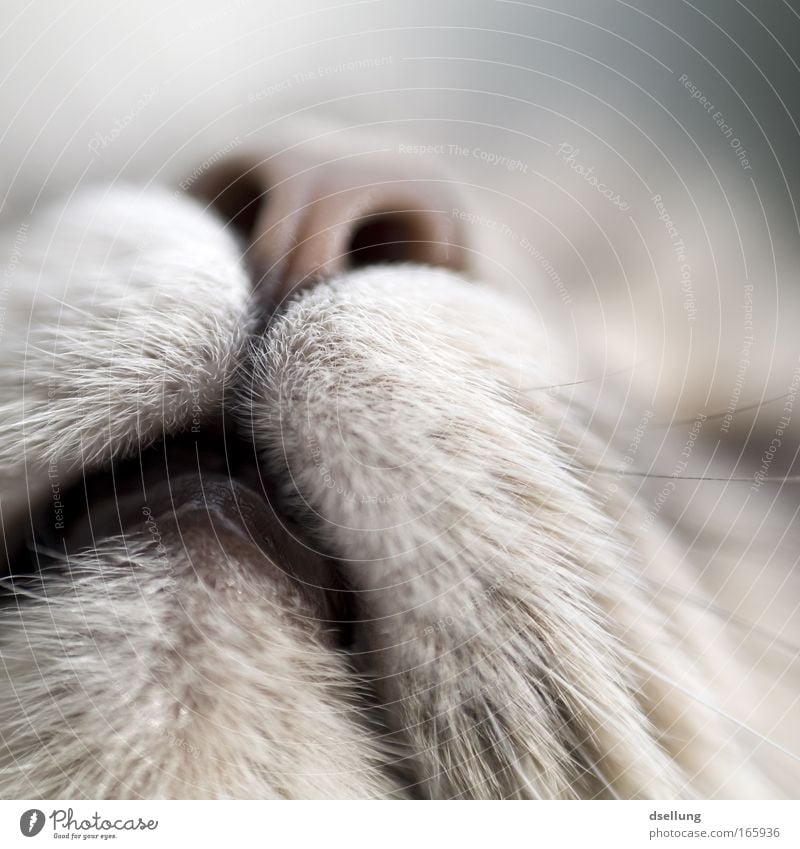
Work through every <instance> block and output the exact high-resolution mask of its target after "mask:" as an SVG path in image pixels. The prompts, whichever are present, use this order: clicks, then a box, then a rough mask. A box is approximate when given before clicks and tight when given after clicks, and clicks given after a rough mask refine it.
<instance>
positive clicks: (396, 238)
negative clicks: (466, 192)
mask: <svg viewBox="0 0 800 849" xmlns="http://www.w3.org/2000/svg"><path fill="white" fill-rule="evenodd" d="M432 235H433V233H432V232H431V228H430V227H429V226H428V222H427V221H426V216H425V215H424V214H422V213H415V212H406V211H403V212H382V213H377V214H375V215H370V216H367V217H366V218H364V219H363V220H361V221H360V222H359V223H358V224H357V225H356V227H355V229H354V230H353V233H352V235H351V237H350V242H349V245H348V247H347V259H346V261H347V264H348V266H349V267H350V268H362V267H363V266H366V265H377V264H379V263H387V262H420V263H432V262H433V261H434V258H435V253H436V251H435V245H434V244H432V241H431V237H432Z"/></svg>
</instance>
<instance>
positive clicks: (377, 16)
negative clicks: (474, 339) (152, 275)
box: [0, 0, 800, 431]
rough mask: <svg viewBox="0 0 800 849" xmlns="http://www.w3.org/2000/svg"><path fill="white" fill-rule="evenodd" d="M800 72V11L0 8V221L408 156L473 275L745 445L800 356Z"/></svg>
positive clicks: (162, 3) (572, 347)
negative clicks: (227, 174)
mask: <svg viewBox="0 0 800 849" xmlns="http://www.w3.org/2000/svg"><path fill="white" fill-rule="evenodd" d="M798 63H800V9H799V8H798V5H797V3H796V2H795V0H768V2H756V0H747V1H746V2H739V0H703V2H697V3H689V2H683V0H669V2H664V0H661V2H657V0H631V2H630V3H628V2H622V0H592V1H591V2H589V0H545V1H544V2H542V3H533V2H523V0H470V2H464V0H435V2H434V0H360V1H359V2H321V0H286V2H284V0H268V1H267V2H257V1H256V0H216V2H211V0H179V2H169V0H139V2H136V3H133V2H129V0H125V2H118V3H114V2H100V0H89V2H74V3H64V2H60V0H59V1H58V2H56V0H39V2H24V1H23V0H5V2H4V4H3V9H2V18H1V19H0V110H2V113H1V114H2V116H3V121H2V127H1V128H0V202H1V203H2V211H1V212H0V215H2V220H3V221H4V222H5V226H6V228H7V230H8V231H9V232H11V233H12V234H13V232H14V231H15V228H17V227H18V226H19V224H20V222H21V221H25V220H26V219H27V218H28V217H30V216H31V215H34V214H35V211H36V209H37V208H38V207H39V206H40V205H41V204H42V203H44V202H46V201H48V200H49V199H51V198H52V197H54V196H56V195H58V194H70V193H71V192H72V191H74V189H75V188H76V186H78V185H79V184H85V183H87V182H98V181H105V182H117V181H123V180H124V181H136V182H139V183H141V184H143V185H146V184H150V183H161V184H166V185H168V186H170V187H173V188H174V189H176V190H180V183H181V181H182V180H184V181H185V180H186V178H187V176H190V175H191V174H192V173H193V171H195V169H197V168H202V166H203V163H208V162H211V161H216V160H217V159H219V158H220V157H221V156H223V155H224V154H225V153H228V152H231V151H233V150H236V149H244V148H246V147H248V146H253V145H283V144H287V143H288V142H287V141H286V140H287V139H292V138H294V139H298V140H299V141H300V143H304V141H305V140H308V139H311V138H314V139H322V140H323V143H325V139H334V138H335V140H336V143H337V144H339V145H344V146H345V148H347V149H352V150H353V151H358V150H359V149H360V148H364V149H367V148H369V146H370V145H371V144H375V143H379V144H380V145H381V146H382V147H384V148H395V147H396V149H397V155H398V156H399V157H406V158H409V159H410V160H413V158H414V157H419V158H421V159H425V160H426V161H427V163H428V164H430V163H434V164H435V165H436V167H439V168H441V170H442V174H443V175H447V179H452V180H453V181H454V182H455V183H457V184H458V185H459V186H460V187H461V189H462V190H463V196H464V202H463V208H462V207H461V206H459V208H458V209H457V210H453V211H451V212H452V214H454V215H455V214H458V215H461V216H462V218H463V220H464V222H465V224H466V229H467V233H468V238H469V239H470V247H471V249H472V250H473V251H474V257H475V260H476V268H477V269H478V274H479V276H481V277H485V278H488V279H490V280H491V281H492V282H493V284H495V285H498V286H500V287H503V288H505V289H507V290H508V291H510V292H516V293H518V294H520V295H521V296H522V297H524V298H526V299H527V301H528V302H529V304H530V305H531V307H532V309H533V312H534V313H535V315H536V316H538V320H539V324H538V325H537V324H534V325H532V327H534V328H535V331H532V332H544V333H547V334H549V335H550V336H552V338H553V340H554V343H555V342H556V341H557V342H558V344H559V345H561V346H563V348H564V350H565V351H567V352H568V356H569V357H572V360H571V361H570V362H571V364H570V369H571V373H572V374H574V376H575V379H599V378H600V377H601V376H602V375H604V374H610V373H615V372H616V373H618V370H619V369H622V370H623V373H624V374H625V375H626V379H629V380H630V382H631V383H634V384H636V386H637V388H638V390H639V391H641V392H643V393H644V396H645V399H644V402H643V403H644V404H645V405H647V406H655V407H657V408H658V409H661V410H662V411H663V412H664V414H665V415H667V416H674V417H678V418H680V417H681V416H692V415H694V414H695V412H697V411H699V410H706V411H707V412H724V411H726V410H730V409H731V408H732V409H734V410H736V411H738V412H739V415H737V417H736V423H735V426H734V427H733V428H732V431H735V430H736V427H739V428H742V427H745V428H747V427H749V425H750V421H751V419H752V417H753V416H754V415H755V412H754V413H752V414H751V413H747V412H742V408H745V407H747V406H750V405H753V404H758V402H761V401H764V400H765V399H770V398H772V397H776V396H781V395H785V394H786V393H787V392H788V391H790V387H791V382H792V378H793V374H794V371H795V369H796V368H797V367H798V356H800V342H799V341H798V338H799V337H800V332H798V328H797V326H796V323H797V317H798V316H800V311H799V310H800V283H799V281H798V280H797V276H798V275H797V269H798V260H799V259H800V221H799V218H798V186H799V185H800V182H799V181H800V156H799V155H798V154H800V145H799V144H798V141H799V137H800V129H799V128H798V122H800V67H798ZM378 137H379V138H380V142H375V141H374V140H375V139H376V138H378ZM598 346H599V347H598ZM780 412H781V405H778V407H777V408H775V407H771V406H770V405H769V404H766V405H763V406H761V407H760V412H759V413H758V416H759V419H758V420H759V423H760V424H761V425H762V426H764V427H765V428H766V429H767V430H769V428H770V426H771V425H772V423H773V422H774V419H775V417H777V416H778V415H779V414H780ZM765 422H766V424H765Z"/></svg>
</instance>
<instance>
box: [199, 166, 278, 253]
mask: <svg viewBox="0 0 800 849" xmlns="http://www.w3.org/2000/svg"><path fill="white" fill-rule="evenodd" d="M195 194H197V195H198V196H200V197H202V198H203V199H204V200H205V201H206V202H207V203H208V204H209V205H210V206H211V207H212V208H213V209H215V210H216V211H217V213H218V214H219V215H220V216H222V218H223V219H224V220H225V221H226V222H227V224H228V225H229V226H230V227H231V228H232V229H233V230H234V232H235V233H236V234H238V235H239V236H240V237H241V238H242V239H243V240H244V241H245V242H246V243H247V244H248V245H249V244H250V243H251V242H252V241H253V240H254V239H255V237H256V235H257V234H256V224H257V221H258V219H259V218H260V217H261V216H262V214H263V213H264V210H265V209H266V206H267V202H268V200H269V185H268V184H267V183H265V181H264V177H263V174H261V173H260V172H259V170H258V169H257V168H254V167H253V166H252V165H251V164H250V163H248V162H246V161H244V162H238V161H231V162H227V163H225V164H224V165H223V166H221V167H217V168H216V169H215V170H214V171H212V172H210V173H209V174H208V175H206V179H205V180H203V181H202V183H201V184H199V185H198V186H196V187H195Z"/></svg>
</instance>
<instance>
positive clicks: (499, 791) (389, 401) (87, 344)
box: [0, 190, 798, 798]
mask: <svg viewBox="0 0 800 849" xmlns="http://www.w3.org/2000/svg"><path fill="white" fill-rule="evenodd" d="M17 273H18V275H19V276H18V277H17V278H16V279H15V282H14V287H13V296H14V300H15V310H16V312H15V316H16V318H15V319H14V321H12V322H10V323H8V325H7V326H6V328H5V335H4V340H3V350H4V362H3V369H2V372H1V373H0V404H2V407H3V411H4V413H3V415H4V418H3V425H2V429H0V462H1V463H2V469H3V476H4V480H3V486H2V489H1V490H0V497H1V498H2V507H3V517H4V521H5V522H8V516H9V515H10V511H12V508H13V509H20V506H21V507H22V508H25V509H26V508H27V501H28V498H29V497H33V496H32V494H31V493H33V492H34V491H35V490H37V488H41V487H42V486H44V487H46V485H47V483H48V469H49V468H50V466H51V465H52V464H55V467H56V468H59V469H60V468H62V467H64V468H67V469H68V468H74V469H80V470H84V471H85V470H88V469H91V468H95V467H96V466H97V465H98V464H102V462H103V461H104V460H107V459H108V458H110V457H115V456H120V455H123V454H126V453H127V454H130V453H133V452H135V451H136V450H137V449H138V446H139V445H141V444H145V443H147V442H149V441H152V440H153V439H156V438H157V437H158V436H159V435H160V434H161V433H162V432H164V433H174V432H176V431H178V430H181V429H183V428H185V427H186V426H187V424H188V423H189V421H190V420H191V416H192V414H193V412H192V411H193V406H194V404H195V403H196V402H197V400H198V399H199V400H200V404H199V406H200V407H201V408H202V413H203V415H204V416H211V415H214V414H215V413H218V412H220V411H221V407H222V404H223V403H224V399H225V398H230V397H231V396H232V395H234V394H235V395H236V404H235V411H236V413H237V415H238V417H239V420H240V422H242V423H243V425H244V426H245V427H246V428H252V434H253V439H254V441H255V444H256V445H257V447H258V449H259V451H260V452H261V457H262V458H263V467H264V471H265V472H266V473H267V474H268V475H269V476H271V477H272V478H273V479H275V480H277V481H278V482H279V483H280V495H281V498H282V503H283V506H284V509H286V510H287V511H289V512H291V513H293V514H294V516H295V517H296V518H297V519H299V520H300V522H301V523H302V525H303V526H304V527H305V528H306V530H307V532H308V535H309V536H308V541H309V544H314V545H317V546H319V547H320V548H321V549H322V550H323V551H324V552H325V553H328V554H330V555H332V556H334V557H337V558H340V560H341V563H340V568H341V569H342V571H343V573H344V574H345V576H346V578H347V580H348V582H349V584H350V585H351V586H352V587H353V588H354V590H356V591H357V598H358V608H359V610H358V613H359V616H358V617H357V618H358V619H360V620H361V621H360V622H357V623H356V625H355V626H354V627H355V632H356V646H355V649H354V651H353V653H352V657H350V658H345V657H344V656H343V655H342V654H341V653H339V652H337V651H335V650H333V649H332V648H331V647H330V645H329V644H328V643H326V640H325V635H324V633H322V631H321V630H318V629H316V628H311V629H310V630H309V629H308V627H307V625H303V624H301V623H303V622H307V619H308V614H309V611H307V610H305V609H304V608H303V602H302V600H301V599H300V598H299V597H298V596H296V594H294V593H293V592H292V590H291V586H290V585H288V584H286V582H285V581H283V579H282V577H281V575H280V573H279V570H275V573H274V574H273V573H272V572H270V571H266V572H264V573H262V572H258V573H255V572H254V571H253V570H251V569H250V568H249V567H248V566H247V565H246V564H243V563H240V562H237V561H236V559H235V558H233V559H231V558H227V557H220V559H219V564H218V567H219V568H218V569H217V570H211V572H209V571H208V570H207V569H206V570H203V569H200V570H199V571H198V569H197V568H196V564H197V558H195V557H193V556H192V554H191V551H189V552H188V553H186V552H184V553H174V554H173V556H172V557H171V558H170V559H169V560H168V562H166V563H165V562H164V559H163V558H162V557H156V556H154V554H153V552H152V551H151V550H150V548H149V547H148V544H147V542H146V541H145V540H141V539H138V538H134V539H132V540H127V541H126V543H125V545H123V544H122V542H121V541H119V540H108V541H98V544H97V546H96V550H95V551H93V552H88V553H86V554H85V555H83V556H82V557H80V558H78V560H77V561H76V562H74V563H73V564H72V571H71V573H70V575H69V576H68V577H64V576H61V577H59V576H56V575H55V573H53V574H51V573H45V574H44V575H43V576H42V582H41V586H40V587H39V588H38V589H37V590H35V591H34V593H33V594H34V596H35V597H34V598H27V599H25V598H23V599H21V600H20V604H19V607H18V609H17V608H16V607H13V606H12V607H10V608H7V609H6V610H5V611H3V613H2V620H1V621H0V658H2V667H0V676H1V677H2V678H3V679H4V680H2V681H0V736H1V737H2V748H0V793H2V795H3V796H5V797H35V796H58V797H70V798H72V797H76V796H88V797H97V796H199V797H209V796H211V797H213V796H233V797H239V796H247V797H251V796H252V797H259V796H263V797H271V796H282V797H307V796H326V797H331V796H332V797H336V796H391V795H419V794H421V795H425V796H435V797H470V796H476V797H567V798H572V797H594V796H615V795H617V796H626V797H631V796H634V797H635V796H649V797H654V796H655V797H676V796H692V795H702V796H707V795H709V796H735V797H749V796H754V795H759V796H772V795H788V796H791V795H794V794H796V793H797V788H798V769H797V765H796V764H797V761H796V759H793V758H792V756H791V755H790V754H789V755H787V754H785V753H784V752H783V751H782V750H781V746H780V744H779V743H778V742H776V741H777V739H778V738H777V736H776V735H777V734H778V731H777V728H778V724H779V723H778V718H780V719H782V720H783V721H784V722H785V723H788V724H789V725H790V726H791V725H795V724H796V722H795V721H796V717H797V696H796V694H797V686H796V682H797V673H796V669H795V667H796V664H795V663H794V662H793V658H792V657H789V658H788V661H785V662H776V663H773V661H772V658H773V655H769V660H768V658H767V652H765V650H763V649H762V648H760V646H762V644H761V643H758V642H757V641H756V642H755V643H753V642H752V641H750V642H748V640H747V636H748V635H747V634H745V635H744V636H743V634H742V632H741V630H737V629H736V627H734V623H733V621H732V618H730V619H728V618H726V617H725V616H720V614H719V612H718V611H717V610H716V608H715V607H714V604H713V602H715V601H716V600H717V598H718V597H717V595H716V592H717V589H716V588H709V587H708V586H706V585H704V584H708V582H709V581H710V580H711V579H714V578H716V579H717V580H716V584H717V587H719V586H724V585H726V584H727V574H725V573H724V572H721V571H720V570H719V569H718V570H717V571H715V572H714V573H713V574H709V573H708V572H707V570H705V569H704V566H705V565H706V563H705V562H704V561H702V560H700V559H698V557H697V555H696V554H695V552H694V549H693V548H692V547H691V546H690V545H688V544H687V543H686V542H684V541H682V540H681V539H680V538H679V537H678V536H677V535H676V534H675V533H674V531H673V527H672V526H671V525H670V524H669V523H668V522H665V521H663V519H664V517H663V516H661V517H659V519H658V521H657V522H656V523H655V525H654V526H653V528H652V529H651V530H649V531H648V532H647V533H645V532H643V531H642V527H643V520H644V516H645V513H646V501H645V499H646V498H647V497H648V496H646V495H645V494H644V493H643V492H640V491H637V489H636V487H634V486H628V485H626V483H627V482H626V480H621V481H620V482H619V486H618V488H617V489H615V490H611V489H610V488H609V486H608V474H607V472H605V471H604V469H608V468H612V469H614V468H617V467H618V463H619V457H620V453H619V452H620V451H622V450H624V444H623V445H622V446H621V447H620V448H619V449H617V448H615V447H614V446H613V445H612V444H611V442H612V441H613V440H612V437H613V436H614V435H615V432H616V430H617V429H618V428H617V426H616V425H614V426H611V427H610V428H606V427H605V426H603V425H602V424H601V420H602V419H603V418H604V414H605V413H611V414H612V415H611V420H612V421H613V414H614V413H615V412H617V413H618V410H619V404H620V402H619V400H618V399H616V398H613V397H609V398H605V399H602V400H601V401H600V402H597V403H595V402H594V401H593V402H591V404H590V405H589V407H588V409H587V408H586V407H585V402H584V401H581V400H580V398H579V397H578V396H577V395H572V394H564V393H563V392H559V391H555V392H553V391H548V388H547V387H551V386H553V385H558V384H560V383H563V382H564V378H563V376H562V375H560V374H559V368H558V362H559V356H558V351H557V350H556V349H555V348H553V349H552V350H551V349H550V348H551V344H552V343H551V341H549V340H546V339H544V338H541V337H537V338H533V337H532V336H531V334H530V331H529V327H530V326H531V324H530V323H529V322H528V320H527V317H526V314H525V312H524V310H521V309H520V307H519V305H518V304H515V303H512V302H509V301H507V300H505V299H503V298H501V297H499V296H498V295H495V294H492V293H491V291H489V290H487V289H484V288H483V287H480V286H478V285H475V284H471V283H468V282H466V281H464V280H462V279H460V278H458V277H456V276H455V275H451V274H448V273H445V272H441V271H436V270H432V269H422V268H414V267H410V266H408V267H396V268H393V269H373V270H369V271H365V272H361V273H358V274H353V275H349V276H345V277H343V278H340V279H339V280H336V281H334V282H332V283H330V284H327V285H323V286H320V287H318V288H317V289H315V290H314V291H312V292H310V293H308V294H305V295H304V296H302V297H300V298H298V299H297V300H295V301H293V302H292V303H290V304H289V305H287V307H286V309H285V311H284V312H283V313H282V314H281V315H279V316H277V317H275V318H274V319H273V321H272V322H271V324H270V326H269V327H268V328H267V330H266V332H265V333H264V335H263V336H261V337H258V338H251V340H250V345H249V346H248V349H247V356H245V355H244V352H243V348H242V341H243V338H244V336H245V335H246V332H247V329H248V327H249V326H250V323H251V318H252V308H250V307H249V306H248V297H247V288H248V284H247V280H246V275H245V273H244V271H243V269H242V267H241V264H240V262H239V259H238V254H237V251H236V248H235V245H234V244H233V243H232V242H231V240H230V239H229V238H228V236H227V235H226V234H225V232H224V231H223V229H222V228H221V227H220V226H219V225H218V224H216V223H215V221H214V220H213V219H212V218H211V217H210V216H207V215H205V214H203V213H202V212H201V211H200V210H199V209H197V208H195V207H193V206H192V205H191V204H189V203H187V202H183V201H180V202H177V201H174V200H172V199H171V198H169V197H168V196H165V195H161V194H155V195H152V196H149V197H147V196H144V195H143V196H142V197H139V195H138V194H137V192H136V191H133V190H127V191H122V192H120V193H116V192H110V193H109V194H108V196H107V197H106V196H104V195H103V194H102V193H100V194H97V193H95V194H93V195H90V196H89V197H88V198H86V199H82V200H81V199H79V200H76V201H74V202H73V203H71V204H69V205H68V206H67V207H65V208H63V209H62V208H59V209H58V210H56V211H54V212H51V213H50V214H49V215H48V216H44V217H43V218H42V219H41V220H40V221H38V222H36V229H35V231H34V232H32V234H31V236H30V239H29V241H28V243H27V245H26V248H25V250H24V251H23V252H22V258H21V264H20V267H19V268H18V270H17ZM615 406H616V409H615ZM26 475H27V479H26V477H25V476H26ZM713 512H714V510H713V509H709V515H711V514H712V513H713ZM678 524H680V523H678ZM701 524H702V523H701ZM703 527H705V525H704V524H703ZM701 530H702V528H701ZM707 530H708V533H709V535H710V536H709V544H710V545H712V546H713V545H715V544H716V542H717V539H718V531H719V529H718V527H717V526H716V525H712V526H709V527H708V528H707ZM709 562H711V561H709ZM722 562H723V563H728V562H730V561H722ZM761 565H762V564H761V563H757V564H756V563H746V562H745V563H744V564H742V563H741V562H740V561H737V568H738V570H739V572H738V574H739V575H742V576H744V580H745V581H746V580H747V579H748V576H760V574H761ZM778 565H779V566H781V568H782V565H781V564H778ZM701 579H702V581H701ZM784 579H785V575H784V577H783V578H780V579H778V581H777V584H775V583H773V584H771V585H770V586H776V585H777V586H781V585H782V584H781V581H783V580H784ZM245 591H246V592H245ZM276 594H277V596H276ZM243 595H244V597H245V599H246V600H243V597H242V596H243ZM276 597H277V598H278V599H279V603H276V602H275V599H276ZM759 598H760V597H758V596H756V595H753V596H750V597H748V607H747V609H746V613H747V619H748V621H749V622H750V623H751V625H752V628H760V627H762V626H763V625H764V623H765V621H766V620H765V618H764V617H765V616H766V613H765V611H766V610H767V608H766V606H764V605H763V604H762V602H761V601H760V600H759ZM737 612H738V613H740V614H743V613H744V612H745V608H742V609H739V608H737ZM781 627H782V628H784V630H783V631H782V632H781V633H782V637H783V638H784V639H785V640H787V641H788V642H789V643H790V644H792V643H793V644H796V642H797V627H796V617H795V618H794V619H791V617H789V616H787V617H785V618H784V619H783V620H782V625H781ZM752 628H751V635H752V633H753V631H752ZM743 644H746V645H747V646H748V647H750V646H752V647H753V652H754V656H755V657H756V660H755V661H752V660H748V659H746V658H745V657H744V654H745V653H744V652H742V650H741V647H742V645H743ZM351 664H352V666H353V667H354V669H351ZM756 673H760V675H761V677H759V676H758V675H757V674H756ZM765 680H766V681H768V682H770V686H771V687H772V689H773V690H774V693H775V694H776V695H778V696H779V702H780V704H781V705H782V708H781V711H780V713H781V716H780V717H778V718H776V716H775V715H774V714H771V713H770V712H769V710H767V707H768V706H767V705H766V704H765V701H766V700H765V698H764V694H765V689H764V687H763V682H764V681H765ZM367 687H368V688H370V689H371V691H372V693H373V694H374V696H375V698H376V699H377V702H378V706H376V705H375V704H374V703H373V701H371V700H370V699H369V698H367V697H366V696H365V688H367ZM384 726H385V727H384Z"/></svg>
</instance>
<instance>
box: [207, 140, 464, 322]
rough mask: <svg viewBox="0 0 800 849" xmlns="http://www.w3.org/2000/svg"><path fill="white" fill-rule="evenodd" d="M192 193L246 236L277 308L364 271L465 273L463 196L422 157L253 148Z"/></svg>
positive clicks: (259, 281)
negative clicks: (398, 266)
mask: <svg viewBox="0 0 800 849" xmlns="http://www.w3.org/2000/svg"><path fill="white" fill-rule="evenodd" d="M193 193H194V194H195V195H196V196H198V197H199V198H201V199H203V200H205V202H207V203H208V204H210V205H211V206H212V207H214V208H215V209H216V210H217V212H218V213H219V214H221V215H222V216H223V217H224V218H225V219H226V220H227V221H228V222H229V224H230V226H231V227H233V228H234V229H235V230H236V231H238V233H239V234H240V236H241V237H242V238H243V239H244V242H245V246H246V252H245V256H246V259H247V262H248V264H249V266H250V267H251V269H252V271H253V277H254V280H255V281H256V285H257V287H258V288H259V291H261V292H262V294H263V296H264V297H265V299H267V300H268V301H269V302H270V303H272V304H273V305H275V304H277V303H280V301H281V300H282V299H283V298H285V297H287V296H288V295H290V294H291V293H292V292H293V291H296V290H297V289H298V288H299V287H303V286H308V285H313V284H314V283H317V282H319V281H320V280H324V279H326V278H328V277H331V276H333V275H335V274H338V273H341V272H343V271H347V270H349V269H353V268H359V267H362V266H365V265H371V264H377V263H386V262H416V263H423V264H427V265H436V266H441V267H445V268H450V269H453V270H456V271H462V270H464V269H466V267H467V251H466V248H465V237H464V233H463V225H462V223H461V221H460V220H459V219H458V218H457V217H455V216H454V215H453V209H454V208H455V207H457V206H458V205H459V204H458V193H457V191H455V190H454V189H453V188H452V186H451V184H450V183H448V181H447V180H445V179H443V178H442V177H441V176H440V175H437V174H436V173H434V172H432V171H431V170H430V169H428V168H425V167H424V165H423V163H422V162H421V161H420V160H419V159H417V160H414V161H413V162H408V161H406V160H404V159H401V158H400V157H399V156H398V155H397V154H391V153H383V152H381V153H377V154H376V153H373V154H370V155H369V156H358V157H350V158H348V157H341V156H338V157H330V156H329V157H325V156H324V155H322V154H320V152H319V151H317V152H315V153H308V152H306V153H298V152H297V151H294V150H288V151H283V152H281V153H278V154H273V155H269V154H266V153H262V152H256V151H253V152H249V153H243V154H237V155H235V156H232V157H230V158H228V159H225V160H223V161H222V162H220V163H218V164H217V165H215V166H214V167H212V168H211V169H209V170H208V171H206V172H205V173H204V174H203V176H202V177H201V178H200V179H199V180H198V181H197V182H196V183H195V185H194V186H193Z"/></svg>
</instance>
